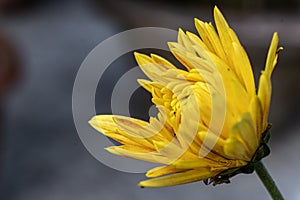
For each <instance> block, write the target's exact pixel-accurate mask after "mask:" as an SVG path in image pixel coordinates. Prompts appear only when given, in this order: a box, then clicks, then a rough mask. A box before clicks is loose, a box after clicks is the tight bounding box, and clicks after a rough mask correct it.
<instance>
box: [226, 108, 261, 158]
mask: <svg viewBox="0 0 300 200" xmlns="http://www.w3.org/2000/svg"><path fill="white" fill-rule="evenodd" d="M258 146H259V141H258V136H257V134H256V131H255V128H254V125H253V121H252V119H251V115H250V113H245V114H243V115H242V117H241V120H240V121H238V122H237V123H236V124H235V125H234V126H233V127H232V130H231V133H230V137H229V138H228V139H227V140H226V142H225V145H224V152H225V154H226V155H227V156H228V158H230V159H238V160H245V161H250V160H251V158H252V156H253V155H254V153H255V151H256V149H257V148H258Z"/></svg>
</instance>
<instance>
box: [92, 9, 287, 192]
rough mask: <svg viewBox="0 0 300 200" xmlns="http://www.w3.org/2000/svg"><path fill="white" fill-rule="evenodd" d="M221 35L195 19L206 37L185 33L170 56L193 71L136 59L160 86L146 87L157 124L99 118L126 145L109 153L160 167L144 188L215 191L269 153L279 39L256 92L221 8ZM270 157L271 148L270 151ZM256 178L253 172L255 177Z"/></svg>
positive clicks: (97, 124) (99, 126)
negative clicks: (201, 186)
mask: <svg viewBox="0 0 300 200" xmlns="http://www.w3.org/2000/svg"><path fill="white" fill-rule="evenodd" d="M214 20H215V24H216V28H217V30H215V28H214V26H213V25H212V24H211V23H206V22H202V21H200V20H198V19H195V26H196V29H197V31H198V33H199V35H200V37H198V36H197V35H195V34H193V33H190V32H186V33H184V32H183V31H182V30H181V29H180V30H179V34H178V42H177V43H175V42H170V43H169V48H170V50H171V52H172V53H173V55H174V56H175V57H176V59H178V60H179V61H180V62H181V63H182V65H184V66H185V67H186V70H181V69H178V68H176V67H175V66H174V65H173V64H171V63H170V62H169V61H167V60H166V59H164V58H162V57H160V56H158V55H153V54H151V56H147V55H143V54H139V53H135V57H136V60H137V62H138V64H139V66H140V67H141V69H142V70H143V72H144V73H145V74H146V75H147V76H148V77H149V78H150V79H151V80H152V81H148V80H138V82H139V83H140V85H141V86H142V87H144V88H145V89H146V90H147V91H149V92H150V93H151V94H152V96H153V98H152V101H153V103H154V104H156V107H157V108H158V110H159V114H158V115H157V117H151V118H150V119H149V122H146V121H142V120H139V119H133V118H130V117H124V116H116V115H99V116H95V117H93V118H92V119H91V121H90V124H91V125H92V126H93V127H94V128H95V129H96V130H98V131H100V132H102V133H103V134H104V135H106V136H108V137H110V138H112V139H114V140H116V141H118V142H119V143H121V145H120V146H111V147H108V148H107V149H106V150H108V151H109V152H111V153H113V154H116V155H120V156H125V157H129V158H134V159H138V160H143V161H148V162H154V163H160V164H162V166H159V167H156V168H154V169H151V170H149V171H148V172H147V174H146V176H147V177H149V178H151V179H148V180H145V181H142V182H140V184H139V185H140V186H141V187H162V186H172V185H178V184H184V183H189V182H194V181H199V180H204V181H205V182H206V183H208V182H213V184H218V183H227V182H229V178H230V177H231V176H233V175H235V174H237V173H240V172H247V170H248V171H249V168H245V166H246V167H247V166H251V163H253V162H254V161H256V160H257V159H261V158H262V157H263V156H265V155H266V154H267V153H264V152H263V153H262V154H263V155H261V152H260V155H257V156H256V154H257V153H258V151H259V149H261V148H260V147H264V145H263V144H264V143H265V142H266V141H265V139H264V138H265V134H266V132H267V127H268V112H269V106H270V98H271V74H272V72H273V69H274V67H275V65H276V62H277V57H278V51H279V50H281V49H282V48H281V47H280V48H277V45H278V35H277V33H274V35H273V39H272V42H271V46H270V49H269V52H268V56H267V61H266V65H265V70H264V71H263V72H262V74H261V76H260V81H259V88H258V92H256V89H255V83H254V78H253V72H252V68H251V64H250V61H249V59H248V56H247V53H246V52H245V50H244V48H243V47H242V45H241V44H240V42H239V40H238V38H237V36H236V34H235V33H234V31H233V30H232V29H231V28H230V27H229V26H228V24H227V22H226V20H225V19H224V17H223V15H222V14H221V12H220V11H219V9H218V8H217V7H215V8H214ZM262 149H264V148H262ZM251 171H253V170H251V168H250V171H249V172H251Z"/></svg>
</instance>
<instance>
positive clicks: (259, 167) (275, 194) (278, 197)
mask: <svg viewBox="0 0 300 200" xmlns="http://www.w3.org/2000/svg"><path fill="white" fill-rule="evenodd" d="M255 171H256V174H257V175H258V177H259V178H260V180H261V181H262V182H263V184H264V185H265V187H266V188H267V190H268V192H269V194H270V195H271V196H272V198H273V199H274V200H282V199H283V196H282V194H281V193H280V191H279V190H278V188H277V186H276V185H275V182H274V181H273V179H272V177H271V176H270V174H269V172H268V171H267V169H266V168H265V166H264V164H263V163H262V162H261V161H259V162H257V163H256V164H255Z"/></svg>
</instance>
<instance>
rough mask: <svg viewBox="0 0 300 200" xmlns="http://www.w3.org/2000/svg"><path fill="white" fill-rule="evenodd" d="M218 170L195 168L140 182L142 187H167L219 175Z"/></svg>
mask: <svg viewBox="0 0 300 200" xmlns="http://www.w3.org/2000/svg"><path fill="white" fill-rule="evenodd" d="M218 173H219V172H218V171H213V172H212V171H211V170H210V169H209V168H200V169H193V170H189V171H186V172H181V173H178V174H173V175H169V176H163V177H159V178H153V179H149V180H146V181H142V182H140V183H139V186H140V187H166V186H173V185H179V184H184V183H190V182H195V181H199V180H203V179H207V178H209V177H213V176H215V175H217V174H218Z"/></svg>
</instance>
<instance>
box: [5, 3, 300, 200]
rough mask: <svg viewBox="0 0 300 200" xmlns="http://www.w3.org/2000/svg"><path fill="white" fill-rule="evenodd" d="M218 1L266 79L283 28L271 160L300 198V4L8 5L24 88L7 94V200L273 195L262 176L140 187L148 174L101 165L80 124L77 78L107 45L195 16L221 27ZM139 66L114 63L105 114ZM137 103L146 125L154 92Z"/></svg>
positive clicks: (104, 83) (101, 92)
mask: <svg viewBox="0 0 300 200" xmlns="http://www.w3.org/2000/svg"><path fill="white" fill-rule="evenodd" d="M215 3H216V4H217V5H219V7H220V9H221V10H222V11H223V13H224V14H225V16H226V18H227V20H228V21H229V23H230V24H231V26H232V27H233V28H234V29H235V30H236V32H237V34H238V35H239V37H240V40H241V42H242V43H243V44H244V46H245V48H246V50H247V51H248V53H249V56H250V59H251V61H252V64H253V66H254V71H255V75H256V78H257V77H258V76H259V73H260V70H262V69H263V67H264V61H265V57H266V52H267V49H268V47H269V43H270V40H271V36H272V33H273V32H274V31H278V32H279V36H280V44H281V45H282V46H284V48H285V50H284V51H283V52H281V54H280V58H279V63H278V66H277V68H276V70H275V72H274V76H273V99H272V105H271V113H270V115H271V117H270V121H271V122H272V123H273V128H272V139H271V143H270V146H271V149H272V153H271V155H270V156H269V157H268V158H267V159H265V163H266V166H267V167H268V168H269V169H270V173H271V174H272V175H273V177H274V179H275V181H276V182H277V184H278V186H279V187H280V189H281V190H282V192H283V194H284V196H285V197H286V198H287V199H300V190H299V189H300V188H299V182H298V180H299V179H300V175H299V171H298V170H299V168H300V160H299V153H300V124H299V122H300V118H299V110H300V106H299V100H300V95H299V91H300V89H299V83H300V79H299V75H300V67H299V64H300V58H299V52H300V40H299V35H300V13H299V10H300V1H299V0H288V1H279V0H272V1H270V0H265V1H258V0H254V1H251V2H250V1H246V0H243V1H238V0H230V1H226V2H225V1H222V2H221V1H214V2H213V1H211V2H209V1H201V0H198V1H193V0H186V1H184V2H182V1H168V0H165V1H151V2H150V1H142V0H141V1H137V0H135V1H134V0H131V1H117V0H98V1H96V0H61V1H59V0H53V1H50V0H49V1H46V0H44V1H38V0H36V1H34V0H31V1H22V0H13V1H10V0H7V1H5V0H1V1H0V9H1V11H0V12H1V17H0V25H1V26H0V27H1V29H0V36H1V37H2V36H3V35H5V40H6V41H7V42H8V43H9V44H10V45H11V46H12V48H13V49H14V52H15V54H12V55H11V59H12V60H18V62H17V64H15V65H14V69H13V71H14V72H16V73H12V74H13V75H12V76H11V79H9V80H8V81H7V82H8V85H9V84H10V85H14V86H13V87H7V88H9V89H6V90H5V92H2V91H1V93H0V94H1V111H2V112H1V127H0V128H1V129H0V131H1V154H0V155H1V163H0V199H1V200H2V199H3V200H32V199H41V200H53V199H63V200H69V199H72V200H77V199H78V200H79V199H85V200H96V199H97V200H99V199H101V200H102V199H103V200H110V199H124V200H126V199H128V200H132V199H134V200H135V199H137V200H140V199H141V200H148V199H149V200H150V199H173V200H177V199H178V200H179V199H192V200H200V199H217V198H218V199H220V198H222V199H245V200H247V199H248V200H250V199H251V200H252V199H268V198H269V195H268V194H267V192H266V190H265V189H264V188H263V186H262V184H261V182H260V180H259V179H258V178H257V177H256V175H255V174H253V175H239V176H237V177H235V178H233V179H232V183H231V184H228V185H218V186H216V187H213V186H205V185H204V184H203V183H202V182H196V183H192V184H187V185H182V186H175V187H171V188H160V189H141V188H139V187H138V186H137V183H138V182H139V181H140V180H142V179H144V178H145V177H144V174H129V173H124V172H119V171H116V170H114V169H111V168H109V167H107V166H105V165H103V164H101V163H100V162H99V161H97V160H96V159H94V158H93V157H92V156H91V155H90V154H89V153H88V151H87V150H86V149H85V147H84V146H83V145H82V143H81V141H80V139H79V137H78V135H77V132H76V129H75V126H74V123H73V118H72V107H71V106H72V87H73V83H74V80H75V76H76V73H77V70H78V69H79V67H80V65H81V62H82V61H83V60H84V58H85V57H86V56H87V55H88V53H89V52H90V51H91V50H92V49H93V48H94V47H95V46H96V45H97V44H99V43H100V42H101V41H103V40H105V39H106V38H108V37H110V36H112V35H114V34H116V33H119V32H120V31H124V30H127V29H130V28H134V27H142V26H160V27H165V28H171V29H175V30H176V29H178V28H179V27H182V28H183V29H185V30H191V31H194V30H195V29H194V27H193V18H194V17H198V18H200V19H203V20H208V21H212V8H213V5H214V4H215ZM128 42H130V41H128ZM0 48H1V45H0ZM141 51H143V50H141ZM146 51H147V50H146ZM153 51H155V50H153ZM153 51H152V50H151V51H149V50H148V52H153ZM0 64H1V63H0ZM135 65H136V64H135V62H134V59H133V56H132V54H128V55H125V56H124V57H121V58H120V59H119V60H117V61H116V62H114V63H113V64H112V67H111V68H109V70H108V71H107V76H106V77H107V78H105V79H101V81H100V83H99V86H98V91H97V98H96V101H97V102H99V103H97V106H96V107H97V112H98V113H110V112H111V110H110V96H111V92H112V91H111V90H112V88H113V86H114V84H115V83H116V81H117V80H118V78H119V77H120V76H121V75H122V74H123V73H125V72H126V71H127V70H129V69H130V68H132V67H134V66H135ZM1 73H2V72H1ZM1 89H2V87H1ZM132 98H133V99H132V102H133V103H132V105H130V109H131V110H130V111H131V114H132V116H135V117H139V118H144V119H146V118H147V115H148V110H147V109H148V108H149V107H150V106H151V104H150V96H149V95H148V94H147V93H146V92H144V91H142V90H139V91H138V92H137V93H135V95H134V96H133V97H132ZM120 99H121V97H120ZM100 102H101V103H100Z"/></svg>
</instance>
